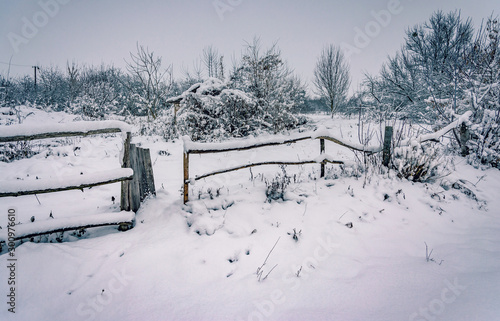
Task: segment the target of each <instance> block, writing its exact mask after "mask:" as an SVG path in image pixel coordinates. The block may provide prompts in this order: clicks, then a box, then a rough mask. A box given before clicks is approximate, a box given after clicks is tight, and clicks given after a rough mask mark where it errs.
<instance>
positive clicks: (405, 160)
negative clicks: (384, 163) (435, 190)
mask: <svg viewBox="0 0 500 321" xmlns="http://www.w3.org/2000/svg"><path fill="white" fill-rule="evenodd" d="M391 161H392V166H393V168H394V170H395V171H396V172H397V175H398V176H399V177H401V178H405V179H408V180H410V181H413V182H430V181H435V180H436V179H438V178H440V177H443V176H446V175H448V174H449V171H450V170H449V168H448V165H449V164H448V163H447V162H446V161H445V159H444V152H443V150H442V149H441V148H440V146H439V145H438V144H436V143H424V144H420V143H418V142H417V141H412V143H411V146H404V147H396V148H394V151H393V153H392V160H391Z"/></svg>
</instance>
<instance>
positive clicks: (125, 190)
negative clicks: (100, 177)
mask: <svg viewBox="0 0 500 321" xmlns="http://www.w3.org/2000/svg"><path fill="white" fill-rule="evenodd" d="M130 140H131V133H130V132H127V137H126V138H125V142H124V143H123V160H122V168H131V167H130ZM130 182H131V181H123V182H122V192H121V197H120V210H122V211H127V212H128V211H130V197H129V188H130Z"/></svg>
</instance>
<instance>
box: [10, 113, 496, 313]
mask: <svg viewBox="0 0 500 321" xmlns="http://www.w3.org/2000/svg"><path fill="white" fill-rule="evenodd" d="M33 111H34V112H35V114H33V115H30V116H28V117H27V118H26V120H25V123H26V124H29V123H30V122H32V123H40V122H44V123H50V122H53V123H57V122H68V121H71V120H72V118H73V116H69V115H67V114H62V113H43V112H41V111H37V110H33ZM313 119H314V122H315V123H316V124H317V125H323V126H326V127H327V128H328V129H330V131H331V132H332V133H334V134H335V135H338V137H342V138H344V139H346V140H348V141H352V142H354V143H358V140H357V127H356V125H357V121H355V120H345V119H331V118H329V117H328V116H314V117H313ZM51 142H52V143H51V146H50V148H49V149H40V150H39V152H40V153H39V154H37V155H35V156H33V157H31V158H29V159H25V160H21V161H16V162H12V163H3V162H0V173H1V178H0V179H1V180H19V179H23V180H36V179H51V178H52V179H53V178H58V177H59V178H60V177H64V176H65V175H78V174H80V173H89V174H90V173H94V172H98V171H101V170H106V169H115V168H119V167H120V162H119V155H120V151H121V146H122V145H121V144H122V138H121V136H120V135H117V134H108V135H101V136H94V137H87V138H68V139H64V140H63V141H62V140H59V141H57V140H54V141H51ZM61 142H62V143H61ZM133 143H137V144H140V145H141V146H142V147H145V148H150V149H151V158H152V163H153V171H154V176H155V185H156V189H157V197H156V198H150V199H148V200H146V202H145V203H143V204H142V206H141V209H140V210H139V212H138V213H137V216H136V226H135V227H134V228H133V229H132V230H130V231H127V232H118V231H117V230H116V228H114V227H107V228H97V229H94V230H89V231H87V233H86V234H84V235H83V237H82V238H77V237H75V236H72V235H71V232H66V233H65V239H66V240H68V242H63V243H57V241H55V236H50V238H49V239H47V237H43V238H42V242H41V243H32V242H27V243H24V244H22V245H21V246H19V247H17V248H16V251H15V253H16V257H17V259H18V261H17V269H16V282H17V283H16V295H17V297H16V302H17V304H16V313H15V314H12V313H9V312H8V310H7V309H8V307H9V306H8V305H7V304H6V303H5V298H6V296H7V295H8V294H9V288H8V285H7V280H8V277H9V270H8V268H7V266H8V264H9V262H8V261H7V260H8V255H7V254H5V253H4V254H2V255H0V284H1V286H0V292H1V294H2V296H3V298H4V303H3V304H2V308H1V309H0V319H1V320H287V321H288V320H289V321H291V320H302V321H303V320H360V321H361V320H363V321H364V320H380V321H382V320H410V321H411V320H415V321H416V320H418V321H422V320H464V321H465V320H467V321H470V320H500V306H499V305H498V298H499V297H500V246H499V245H500V210H499V208H500V197H499V196H500V172H499V171H498V170H497V169H489V170H484V171H482V170H478V169H474V168H473V167H471V166H469V165H467V164H466V162H465V160H464V159H463V158H459V157H454V158H453V159H452V161H453V162H454V164H455V165H454V166H455V170H454V171H453V172H452V173H451V174H450V175H448V176H446V177H445V178H443V179H442V180H440V181H438V182H436V183H434V184H422V183H412V182H409V181H406V180H401V179H398V178H396V177H394V176H395V175H370V176H369V177H368V178H367V179H365V176H362V177H359V178H356V177H352V175H349V174H348V173H346V172H348V170H345V171H342V170H341V169H340V167H339V165H327V175H326V176H327V177H326V178H319V168H320V166H319V165H316V164H314V165H303V166H288V167H286V168H285V171H286V173H287V175H288V176H290V177H291V183H290V185H289V187H288V189H287V193H286V195H285V201H281V200H280V201H272V202H270V203H269V202H267V201H266V195H265V190H266V183H265V181H266V180H267V181H270V180H272V179H273V178H275V177H276V175H277V174H280V173H282V169H281V168H280V167H279V166H265V167H255V168H253V169H252V170H251V171H250V170H249V169H244V170H241V171H236V172H232V173H227V174H223V175H218V176H214V177H210V178H206V179H204V180H200V181H197V182H196V183H195V184H192V185H190V191H189V192H190V202H189V203H188V204H187V205H183V203H182V179H183V178H182V177H183V176H182V175H183V171H182V153H183V146H182V141H181V140H177V141H175V142H169V143H166V142H164V141H163V140H162V139H161V138H159V137H156V138H155V137H138V136H136V137H134V138H133ZM40 148H41V147H40ZM35 149H36V148H35ZM326 153H327V154H329V155H330V156H332V157H334V158H336V159H338V160H346V161H353V160H354V154H353V153H352V152H351V151H350V150H348V149H346V148H343V147H340V146H337V145H334V144H332V143H329V142H326ZM318 154H319V142H318V141H317V140H310V141H303V142H300V143H296V144H291V145H289V146H278V147H276V146H274V147H266V148H262V149H258V150H252V151H245V152H230V153H220V154H212V155H192V156H191V159H190V173H191V176H195V175H200V174H203V173H205V172H210V171H213V170H216V169H222V168H226V167H232V166H236V165H239V164H245V163H247V162H249V161H253V162H255V161H261V160H262V161H264V160H275V159H279V160H283V159H288V160H290V161H293V160H301V159H309V158H314V157H316V156H318ZM459 180H462V184H465V185H466V186H467V187H468V188H469V189H470V192H472V193H473V194H472V193H463V191H461V190H458V189H455V188H453V187H452V185H453V183H454V182H457V181H459ZM365 183H366V184H365ZM37 197H38V199H37ZM37 197H35V196H33V195H32V196H23V197H18V198H13V197H6V198H0V211H1V213H2V215H1V221H0V223H1V226H2V228H3V229H5V227H6V225H7V213H8V210H9V209H12V208H14V209H15V210H16V215H17V216H16V219H17V221H19V222H21V223H23V224H30V220H31V219H32V217H34V219H35V220H36V221H43V220H51V219H52V218H50V215H52V216H53V217H54V218H66V217H77V216H83V215H93V214H98V213H109V212H119V198H120V184H112V185H105V186H101V187H95V188H92V189H86V190H84V192H82V191H78V190H77V191H66V192H59V193H52V194H42V195H38V196H37ZM113 199H114V200H113ZM36 240H38V238H37V239H36ZM47 240H48V241H53V242H54V243H49V242H47ZM426 244H427V246H428V251H427V254H426ZM431 251H432V252H431ZM258 272H259V273H258Z"/></svg>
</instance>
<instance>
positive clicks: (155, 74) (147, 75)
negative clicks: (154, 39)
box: [127, 44, 172, 119]
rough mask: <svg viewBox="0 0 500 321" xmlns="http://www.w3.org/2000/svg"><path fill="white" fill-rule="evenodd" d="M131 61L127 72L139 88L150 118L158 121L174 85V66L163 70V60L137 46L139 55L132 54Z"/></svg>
mask: <svg viewBox="0 0 500 321" xmlns="http://www.w3.org/2000/svg"><path fill="white" fill-rule="evenodd" d="M130 58H131V61H130V62H127V70H128V72H129V73H130V74H131V75H132V79H133V81H134V82H135V84H134V85H136V86H138V88H137V89H138V92H139V96H140V98H141V101H142V103H143V104H145V105H146V108H147V111H148V116H151V117H152V118H153V119H156V117H157V116H158V109H159V108H160V106H161V104H162V102H163V100H164V99H165V97H166V95H167V93H168V90H169V89H170V87H171V85H172V66H171V65H170V66H168V67H167V68H166V69H162V66H161V62H162V58H161V57H157V56H155V55H154V52H150V51H149V49H148V48H144V47H143V46H139V44H137V53H136V54H133V53H130Z"/></svg>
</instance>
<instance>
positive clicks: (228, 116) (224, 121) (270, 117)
mask: <svg viewBox="0 0 500 321" xmlns="http://www.w3.org/2000/svg"><path fill="white" fill-rule="evenodd" d="M180 97H181V98H182V101H181V103H180V109H179V111H178V112H177V114H176V115H175V121H174V123H175V129H176V130H175V132H176V135H178V134H180V135H188V136H189V137H190V138H191V140H193V141H214V140H221V139H224V138H227V137H245V136H249V135H258V134H259V133H261V132H265V131H273V132H274V131H275V130H276V128H279V129H280V130H284V129H290V128H294V127H296V126H298V125H299V124H302V123H304V122H305V120H304V119H302V118H300V117H297V116H295V115H292V114H289V113H288V112H285V111H284V110H283V111H280V110H279V109H278V108H275V109H273V110H272V111H270V110H269V109H264V108H263V107H262V106H261V104H259V103H258V99H256V98H255V97H254V96H253V95H252V94H247V93H245V92H243V91H241V90H238V89H231V88H228V87H227V85H226V84H225V83H223V82H222V81H221V80H219V79H216V78H209V79H208V80H206V81H205V82H203V83H198V84H195V85H193V86H191V88H189V89H188V90H187V91H186V92H184V93H183V94H182V95H181V96H180ZM276 123H279V124H280V125H279V126H278V127H277V126H276Z"/></svg>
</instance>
